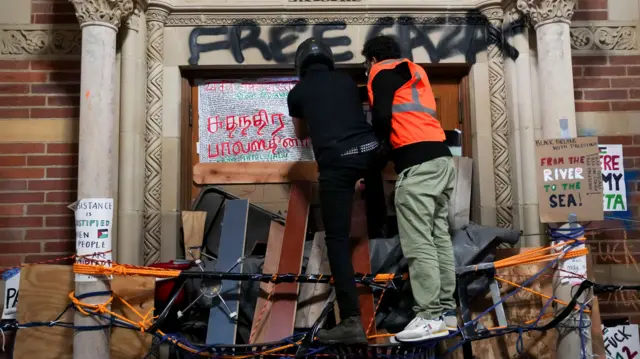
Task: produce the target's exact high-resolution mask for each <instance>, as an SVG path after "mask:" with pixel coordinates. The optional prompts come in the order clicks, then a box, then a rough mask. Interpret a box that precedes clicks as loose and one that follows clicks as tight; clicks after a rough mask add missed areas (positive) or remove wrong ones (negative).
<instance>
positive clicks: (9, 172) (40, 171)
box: [0, 168, 44, 179]
mask: <svg viewBox="0 0 640 359" xmlns="http://www.w3.org/2000/svg"><path fill="white" fill-rule="evenodd" d="M43 177H44V168H0V178H2V179H20V178H43Z"/></svg>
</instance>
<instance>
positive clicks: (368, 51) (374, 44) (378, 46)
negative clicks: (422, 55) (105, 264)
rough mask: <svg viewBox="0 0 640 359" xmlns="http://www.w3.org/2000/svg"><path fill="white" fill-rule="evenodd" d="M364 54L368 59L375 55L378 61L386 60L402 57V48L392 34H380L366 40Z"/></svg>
mask: <svg viewBox="0 0 640 359" xmlns="http://www.w3.org/2000/svg"><path fill="white" fill-rule="evenodd" d="M362 55H363V56H364V58H365V59H366V60H367V61H371V60H372V59H373V58H374V57H375V58H376V60H378V61H384V60H389V59H398V58H400V57H402V50H401V49H400V45H399V44H398V42H397V41H396V40H395V39H394V38H393V37H392V36H387V35H380V36H376V37H374V38H372V39H369V40H367V42H365V44H364V47H363V49H362Z"/></svg>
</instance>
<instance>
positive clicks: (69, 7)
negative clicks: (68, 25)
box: [53, 1, 75, 14]
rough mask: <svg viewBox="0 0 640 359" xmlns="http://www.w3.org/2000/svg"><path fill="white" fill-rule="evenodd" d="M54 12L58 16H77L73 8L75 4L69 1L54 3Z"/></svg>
mask: <svg viewBox="0 0 640 359" xmlns="http://www.w3.org/2000/svg"><path fill="white" fill-rule="evenodd" d="M53 12H54V13H56V14H64V13H69V14H75V8H74V7H73V4H72V3H70V2H68V1H54V2H53Z"/></svg>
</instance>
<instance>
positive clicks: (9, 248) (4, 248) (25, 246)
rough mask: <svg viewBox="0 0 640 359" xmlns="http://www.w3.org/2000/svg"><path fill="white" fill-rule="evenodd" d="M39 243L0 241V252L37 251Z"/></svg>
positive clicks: (38, 250)
mask: <svg viewBox="0 0 640 359" xmlns="http://www.w3.org/2000/svg"><path fill="white" fill-rule="evenodd" d="M39 252H40V243H0V253H39Z"/></svg>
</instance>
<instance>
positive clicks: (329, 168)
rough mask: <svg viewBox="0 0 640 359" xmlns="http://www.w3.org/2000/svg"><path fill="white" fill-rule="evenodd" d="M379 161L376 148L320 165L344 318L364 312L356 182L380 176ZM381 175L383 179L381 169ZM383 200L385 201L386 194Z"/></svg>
mask: <svg viewBox="0 0 640 359" xmlns="http://www.w3.org/2000/svg"><path fill="white" fill-rule="evenodd" d="M375 160H376V151H375V150H373V151H370V152H365V153H359V154H354V155H349V156H336V157H334V158H333V160H332V161H330V163H328V164H327V163H326V162H325V164H320V165H319V169H320V176H319V185H320V202H321V203H320V205H321V210H322V222H323V223H324V228H325V242H326V244H327V256H328V258H329V265H330V266H331V274H332V275H333V280H334V287H335V290H336V298H337V300H338V307H339V308H340V317H341V318H342V319H346V318H348V317H352V316H359V315H360V309H359V305H358V293H357V291H356V284H355V281H354V280H355V279H354V270H353V264H352V263H351V240H350V239H349V233H350V230H351V207H352V203H353V196H354V193H355V184H356V182H357V181H358V180H359V179H361V178H365V183H369V182H367V181H368V180H367V178H368V177H370V176H373V177H374V178H375V177H376V171H375V170H376V169H377V168H376V166H374V163H375ZM377 177H378V178H381V177H380V172H379V171H378V172H377ZM369 181H371V182H375V181H374V180H369ZM381 184H382V182H381V180H380V185H381ZM367 186H368V185H367ZM369 192H370V193H372V194H373V193H376V192H374V191H369ZM365 193H366V191H365ZM365 200H366V198H365ZM378 200H379V199H378ZM382 201H383V204H384V196H383V197H382Z"/></svg>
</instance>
